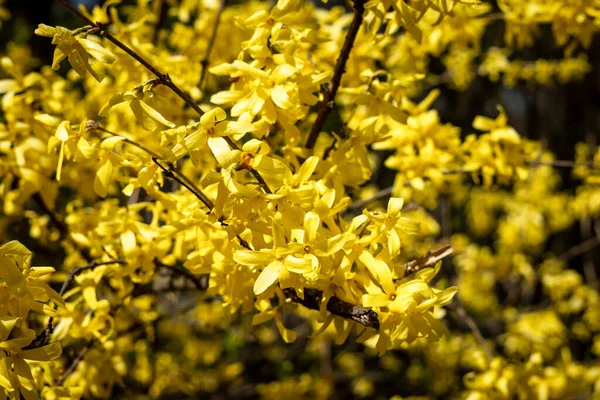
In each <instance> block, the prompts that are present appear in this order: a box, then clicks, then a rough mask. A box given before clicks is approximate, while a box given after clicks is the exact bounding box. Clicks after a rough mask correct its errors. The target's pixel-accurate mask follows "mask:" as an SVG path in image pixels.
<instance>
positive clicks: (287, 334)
mask: <svg viewBox="0 0 600 400" xmlns="http://www.w3.org/2000/svg"><path fill="white" fill-rule="evenodd" d="M275 324H276V325H277V330H279V334H281V337H282V338H283V340H284V341H285V342H286V343H292V342H294V341H295V340H296V336H297V334H296V332H295V331H293V330H291V329H287V328H286V327H285V326H284V325H283V321H282V320H281V314H277V315H276V316H275Z"/></svg>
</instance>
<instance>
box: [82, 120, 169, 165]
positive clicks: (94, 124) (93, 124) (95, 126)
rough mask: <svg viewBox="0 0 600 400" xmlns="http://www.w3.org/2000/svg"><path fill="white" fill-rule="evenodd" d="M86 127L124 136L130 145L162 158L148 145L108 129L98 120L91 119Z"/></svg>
mask: <svg viewBox="0 0 600 400" xmlns="http://www.w3.org/2000/svg"><path fill="white" fill-rule="evenodd" d="M86 127H87V128H88V129H90V130H96V131H99V132H103V133H108V134H109V135H112V136H116V137H120V138H123V142H125V143H128V144H130V145H132V146H135V147H137V148H138V149H140V150H142V151H144V152H146V153H148V154H149V155H150V156H152V157H156V158H158V159H162V157H161V156H160V155H158V153H155V152H154V151H153V150H150V149H149V148H147V147H146V146H144V145H143V144H141V143H138V142H136V141H134V140H131V139H129V138H126V137H125V136H123V135H119V134H118V133H114V132H111V131H109V130H108V129H106V128H104V127H102V126H100V125H99V124H98V123H97V122H96V121H94V120H89V121H88V122H87V123H86Z"/></svg>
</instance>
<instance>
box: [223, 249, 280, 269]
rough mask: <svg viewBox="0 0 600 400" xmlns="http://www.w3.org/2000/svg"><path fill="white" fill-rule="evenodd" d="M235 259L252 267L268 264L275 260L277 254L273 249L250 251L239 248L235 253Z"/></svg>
mask: <svg viewBox="0 0 600 400" xmlns="http://www.w3.org/2000/svg"><path fill="white" fill-rule="evenodd" d="M233 260H234V261H235V262H236V263H238V264H241V265H247V266H250V267H255V266H262V265H267V264H269V263H270V262H272V261H274V260H275V254H274V253H273V251H271V250H259V251H248V250H238V251H236V252H235V253H233Z"/></svg>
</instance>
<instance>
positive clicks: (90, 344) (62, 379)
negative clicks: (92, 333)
mask: <svg viewBox="0 0 600 400" xmlns="http://www.w3.org/2000/svg"><path fill="white" fill-rule="evenodd" d="M95 343H96V340H95V339H91V340H90V341H89V342H88V343H87V344H86V345H85V346H84V347H83V348H82V349H81V350H80V351H79V354H77V357H75V359H74V360H73V362H72V363H71V365H69V368H67V370H66V371H65V373H64V374H63V376H61V377H60V379H59V380H57V381H56V382H55V383H54V385H56V386H62V385H63V383H65V380H66V379H67V378H68V377H69V376H70V375H71V374H72V373H73V372H75V370H76V369H77V366H78V365H79V363H80V362H81V361H82V360H83V358H84V357H85V355H86V354H87V352H88V351H89V350H90V349H91V348H92V347H93V346H94V344H95Z"/></svg>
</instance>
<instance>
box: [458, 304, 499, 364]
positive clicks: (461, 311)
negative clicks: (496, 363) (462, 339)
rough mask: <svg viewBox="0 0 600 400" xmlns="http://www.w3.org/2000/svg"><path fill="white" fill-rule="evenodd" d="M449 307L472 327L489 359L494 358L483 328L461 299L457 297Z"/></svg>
mask: <svg viewBox="0 0 600 400" xmlns="http://www.w3.org/2000/svg"><path fill="white" fill-rule="evenodd" d="M448 307H449V308H451V309H454V311H455V312H456V314H457V315H458V316H459V317H460V318H461V319H462V320H463V321H464V322H465V324H467V326H468V327H469V329H471V332H473V334H474V335H475V338H476V339H477V341H478V342H479V344H480V345H481V347H483V351H484V352H485V355H486V357H487V359H488V361H492V360H493V359H494V355H493V353H492V350H491V349H490V347H489V346H488V344H487V342H486V341H485V338H484V337H483V334H482V333H481V330H480V329H479V327H478V326H477V324H476V323H475V321H474V320H473V318H471V316H470V315H469V314H468V313H467V310H465V308H464V307H463V305H462V304H461V303H460V301H458V299H457V300H456V301H455V302H453V303H451V304H450V305H449V306H448Z"/></svg>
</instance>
